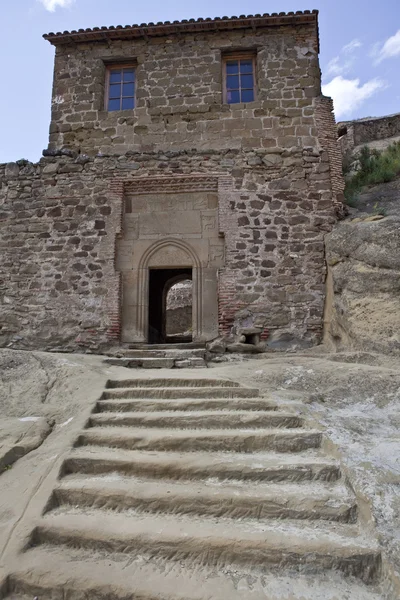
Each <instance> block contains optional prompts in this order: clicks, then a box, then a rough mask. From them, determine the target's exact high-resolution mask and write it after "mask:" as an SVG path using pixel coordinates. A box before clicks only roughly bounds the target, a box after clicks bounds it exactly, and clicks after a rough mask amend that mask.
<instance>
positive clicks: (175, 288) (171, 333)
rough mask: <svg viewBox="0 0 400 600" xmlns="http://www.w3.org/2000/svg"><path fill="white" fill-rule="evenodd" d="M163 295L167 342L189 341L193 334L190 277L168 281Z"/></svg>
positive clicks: (191, 285)
mask: <svg viewBox="0 0 400 600" xmlns="http://www.w3.org/2000/svg"><path fill="white" fill-rule="evenodd" d="M164 296H165V303H164V306H165V340H166V342H167V344H173V343H174V342H175V343H185V342H186V343H187V342H191V341H192V336H193V284H192V279H191V278H190V279H189V278H185V279H182V277H179V279H177V278H174V279H172V280H170V281H168V282H167V284H166V286H165V289H164Z"/></svg>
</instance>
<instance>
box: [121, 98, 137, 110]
mask: <svg viewBox="0 0 400 600" xmlns="http://www.w3.org/2000/svg"><path fill="white" fill-rule="evenodd" d="M134 106H135V103H134V99H133V98H122V110H128V109H130V108H134Z"/></svg>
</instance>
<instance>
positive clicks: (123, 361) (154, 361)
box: [103, 358, 175, 369]
mask: <svg viewBox="0 0 400 600" xmlns="http://www.w3.org/2000/svg"><path fill="white" fill-rule="evenodd" d="M103 362H104V363H106V364H107V365H113V366H115V367H126V368H128V369H172V368H173V367H174V365H175V360H174V358H105V359H104V360H103Z"/></svg>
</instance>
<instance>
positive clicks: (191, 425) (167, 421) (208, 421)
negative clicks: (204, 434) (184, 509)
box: [88, 410, 304, 429]
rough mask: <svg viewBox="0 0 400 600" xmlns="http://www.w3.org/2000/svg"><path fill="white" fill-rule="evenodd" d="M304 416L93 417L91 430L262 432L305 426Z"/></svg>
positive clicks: (252, 413) (113, 414)
mask: <svg viewBox="0 0 400 600" xmlns="http://www.w3.org/2000/svg"><path fill="white" fill-rule="evenodd" d="M303 425H304V419H302V418H301V417H299V416H297V415H294V414H291V413H284V412H279V411H276V412H275V411H246V410H237V411H228V410H225V411H221V410H207V411H205V410H203V411H199V412H195V411H191V412H188V411H186V412H185V411H174V412H169V411H161V412H150V413H147V412H132V413H128V412H123V413H121V412H107V413H105V412H102V413H97V414H93V415H92V416H91V417H90V419H89V423H88V426H89V427H158V428H170V429H175V428H176V429H196V428H199V429H201V428H202V429H243V428H244V429H249V428H251V429H259V428H263V429H265V428H266V427H270V428H273V429H277V428H280V427H282V428H297V427H303Z"/></svg>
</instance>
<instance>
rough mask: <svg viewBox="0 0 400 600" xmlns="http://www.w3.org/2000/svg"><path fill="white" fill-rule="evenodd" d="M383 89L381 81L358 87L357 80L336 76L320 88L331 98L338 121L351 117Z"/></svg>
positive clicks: (358, 81)
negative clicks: (347, 116) (344, 117)
mask: <svg viewBox="0 0 400 600" xmlns="http://www.w3.org/2000/svg"><path fill="white" fill-rule="evenodd" d="M385 87H387V86H386V82H385V81H382V80H381V79H371V80H370V81H367V82H366V83H364V84H363V85H360V80H359V79H345V78H344V77H342V76H338V77H335V78H334V79H332V81H330V82H329V83H327V84H326V85H323V86H322V93H323V94H324V95H325V96H331V97H332V98H333V104H334V107H335V116H336V118H337V119H339V118H341V117H343V116H346V115H352V113H354V111H355V110H356V109H357V108H359V107H360V106H361V105H362V104H363V103H364V102H365V101H366V100H367V99H368V98H370V97H371V96H372V95H373V94H375V93H376V92H378V91H379V90H383V89H384V88H385Z"/></svg>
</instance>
